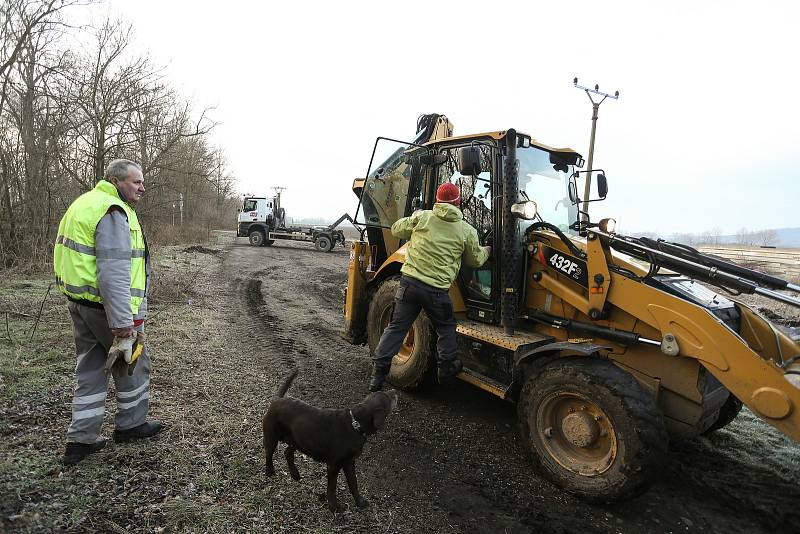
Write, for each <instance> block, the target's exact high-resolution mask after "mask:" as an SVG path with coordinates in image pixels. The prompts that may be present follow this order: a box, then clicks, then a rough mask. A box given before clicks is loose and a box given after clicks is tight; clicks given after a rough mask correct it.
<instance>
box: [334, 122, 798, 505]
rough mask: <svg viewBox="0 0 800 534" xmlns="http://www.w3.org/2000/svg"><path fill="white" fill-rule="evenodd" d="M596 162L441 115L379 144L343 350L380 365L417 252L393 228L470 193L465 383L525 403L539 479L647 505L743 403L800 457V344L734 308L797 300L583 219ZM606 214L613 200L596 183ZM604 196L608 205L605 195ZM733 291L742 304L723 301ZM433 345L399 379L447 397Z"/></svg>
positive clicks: (463, 280)
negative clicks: (664, 475)
mask: <svg viewBox="0 0 800 534" xmlns="http://www.w3.org/2000/svg"><path fill="white" fill-rule="evenodd" d="M582 165H583V158H582V156H581V155H580V154H579V153H578V152H576V151H575V150H572V149H569V148H552V147H549V146H547V145H545V144H543V143H541V142H539V141H537V140H536V139H534V138H532V137H531V136H530V135H527V134H525V133H521V132H517V131H515V130H514V129H508V130H503V131H495V132H488V133H482V134H476V135H464V136H453V132H452V124H451V123H450V121H449V120H448V119H447V117H445V116H442V115H426V116H423V117H421V118H420V120H419V121H418V133H417V136H416V138H415V139H414V140H413V141H412V142H407V143H406V142H399V141H396V140H392V139H387V138H378V140H377V141H376V144H375V147H374V149H373V154H372V159H371V161H370V166H369V170H368V172H367V175H366V177H365V178H360V179H356V180H355V181H354V183H353V191H354V192H355V194H356V195H357V196H358V198H359V207H358V211H357V216H356V221H358V222H360V223H361V224H363V225H365V227H366V239H363V236H362V239H361V240H359V241H356V242H354V243H353V244H352V245H351V254H350V263H349V268H348V280H347V288H346V293H345V305H344V318H345V325H344V329H343V332H342V335H343V337H344V338H345V339H347V340H348V341H350V342H351V343H354V344H365V343H366V344H368V346H369V349H370V351H371V352H372V351H374V349H375V347H376V345H377V343H378V340H379V339H380V336H381V333H382V332H383V330H384V329H385V327H386V326H387V324H388V323H389V320H390V318H391V314H392V309H393V302H394V296H395V292H396V290H397V287H398V283H399V282H398V280H399V275H400V268H401V266H402V264H403V260H404V257H405V244H404V243H403V242H401V241H399V240H398V239H397V238H395V237H393V236H392V235H391V232H390V227H391V225H392V223H394V222H395V221H396V220H397V219H399V218H400V217H404V216H407V215H410V214H411V213H412V212H413V211H414V210H416V209H430V208H431V207H432V205H433V203H434V202H435V197H434V194H435V191H436V188H437V186H438V185H439V184H441V183H443V182H445V181H450V182H452V183H455V184H456V185H458V186H459V187H460V189H461V198H462V210H463V213H464V218H465V220H466V221H467V222H469V223H470V224H471V225H473V226H474V227H475V228H476V229H477V230H478V235H479V237H480V239H481V242H482V244H492V246H493V250H494V252H493V254H492V257H491V258H490V259H489V261H488V262H487V263H486V264H485V265H484V266H483V267H481V268H478V269H470V268H468V267H466V266H462V268H461V271H460V273H459V275H458V277H457V279H456V281H455V282H454V283H453V285H452V287H451V288H450V291H449V293H450V297H451V299H452V302H453V308H454V311H455V313H456V317H457V319H458V325H457V333H458V340H459V350H460V358H461V359H462V361H463V363H464V370H463V372H462V373H461V374H460V375H458V377H459V378H460V379H461V380H464V381H466V382H468V383H470V384H473V385H475V386H477V387H478V388H481V389H483V390H485V391H488V392H490V393H492V394H494V395H496V396H498V397H500V398H502V399H506V400H509V401H511V402H514V403H516V406H517V413H518V419H519V429H520V434H521V440H522V442H523V444H524V447H525V448H526V449H527V450H528V451H529V452H530V455H531V457H532V460H533V463H534V465H535V467H536V468H537V470H538V472H539V473H541V474H542V475H543V476H544V477H546V478H547V479H549V480H550V481H552V482H554V483H555V484H557V485H559V486H561V487H563V488H565V489H566V490H568V491H570V492H573V493H575V494H577V495H579V496H582V497H584V498H587V499H589V500H598V501H611V500H617V499H623V498H628V497H632V496H634V495H637V494H639V493H641V492H642V491H643V490H644V489H646V488H647V486H648V485H649V484H650V483H652V482H653V480H654V478H655V477H656V476H657V473H658V470H659V468H660V466H661V464H662V463H663V460H664V458H665V454H666V452H667V447H668V444H669V441H670V440H676V439H684V438H690V437H693V436H697V435H700V434H703V433H707V432H711V431H714V430H716V429H719V428H721V427H723V426H725V425H727V424H728V423H730V422H731V421H732V420H733V418H735V417H736V415H737V413H738V412H739V410H740V409H741V407H742V403H744V404H745V405H747V406H748V408H749V409H750V410H752V412H753V413H754V414H757V415H758V416H759V417H760V418H761V419H763V420H764V421H766V422H767V423H769V424H770V425H772V426H774V427H775V428H777V429H779V430H780V431H781V432H783V433H784V434H786V435H787V436H790V437H791V438H792V439H794V440H795V441H797V440H800V336H797V335H796V334H793V333H792V332H790V331H784V330H782V329H781V327H780V326H779V325H776V324H773V323H771V322H770V321H769V320H767V319H766V318H764V317H763V316H762V315H761V314H759V313H758V312H757V311H755V310H754V309H752V308H751V307H750V306H747V305H745V304H743V303H742V302H740V301H739V300H737V299H736V297H734V296H730V295H737V294H758V295H761V296H764V297H767V298H772V299H775V300H779V301H781V302H784V303H788V304H790V305H792V306H798V307H800V300H798V299H797V297H796V296H794V295H793V294H794V293H798V292H800V287H798V286H797V285H795V284H792V283H789V282H787V281H785V280H781V279H779V278H775V277H773V276H769V275H766V274H763V273H759V272H756V271H752V270H749V269H745V268H742V267H739V266H736V265H733V264H730V263H727V262H724V261H721V260H719V259H717V258H715V257H711V256H707V255H703V254H701V253H699V252H698V251H696V250H694V249H692V248H690V247H688V246H685V245H681V244H678V243H670V242H667V241H662V240H649V239H645V238H634V237H628V236H624V235H621V234H617V233H615V232H614V228H613V226H614V221H613V220H611V219H604V220H602V221H598V222H592V221H591V220H590V218H589V217H588V213H586V212H585V211H583V210H581V205H582V204H583V202H584V201H588V200H590V199H587V198H579V196H578V193H577V190H578V187H577V185H576V184H577V181H578V180H579V179H580V177H581V173H582V172H585V171H580V170H579V169H580V168H581V167H582ZM595 185H596V192H595V191H594V190H593V191H592V194H593V196H595V197H596V198H594V199H591V200H601V199H603V198H605V196H606V194H607V192H608V181H607V180H606V178H605V175H604V174H599V175H597V180H596V184H595ZM595 193H596V194H595ZM709 286H715V287H719V288H720V289H722V290H724V291H725V292H726V293H727V294H728V295H729V296H723V295H722V294H718V293H716V292H715V291H712V290H711V289H709ZM435 377H436V339H435V332H434V331H433V329H432V327H431V324H430V321H429V320H428V319H427V318H426V317H425V314H424V313H422V314H421V315H420V316H419V318H418V319H417V320H416V322H415V323H414V325H413V327H412V329H411V331H410V332H409V334H408V336H407V337H406V339H405V340H404V343H403V346H402V348H401V350H400V352H399V353H398V354H397V355H396V356H395V357H394V359H393V362H392V367H391V371H390V374H389V377H388V380H389V382H390V383H392V384H393V385H395V386H397V387H400V388H404V389H408V390H413V389H416V388H422V387H426V386H429V385H432V384H434V383H435Z"/></svg>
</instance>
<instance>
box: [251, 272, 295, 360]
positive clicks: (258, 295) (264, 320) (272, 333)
mask: <svg viewBox="0 0 800 534" xmlns="http://www.w3.org/2000/svg"><path fill="white" fill-rule="evenodd" d="M264 274H267V273H266V271H259V272H256V273H253V278H250V279H249V280H247V282H246V284H245V288H244V293H245V300H246V301H247V305H248V308H249V311H250V315H251V316H253V317H254V318H256V319H257V321H258V323H260V324H261V325H263V327H264V329H263V330H262V331H261V332H258V333H255V335H254V336H253V337H255V338H263V339H264V340H265V341H266V342H267V343H268V346H269V347H270V348H271V349H273V350H274V351H275V352H276V353H277V354H280V361H281V363H282V364H283V365H284V366H285V367H286V368H287V369H289V368H293V367H297V365H298V359H297V357H296V356H295V355H296V354H307V353H308V351H307V350H306V349H305V348H304V347H301V348H299V349H298V348H297V345H298V344H302V343H298V340H297V338H296V337H293V336H290V335H289V334H288V333H286V332H284V330H283V328H282V325H281V320H280V318H278V317H276V316H275V315H273V314H272V313H270V310H269V307H268V306H267V304H266V302H265V300H264V294H263V292H262V286H263V282H262V281H261V280H260V279H259V278H257V277H258V276H263V275H264Z"/></svg>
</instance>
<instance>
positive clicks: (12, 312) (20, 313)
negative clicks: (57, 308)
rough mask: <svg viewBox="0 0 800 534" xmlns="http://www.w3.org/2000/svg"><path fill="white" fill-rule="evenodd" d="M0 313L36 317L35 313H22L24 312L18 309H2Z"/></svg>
mask: <svg viewBox="0 0 800 534" xmlns="http://www.w3.org/2000/svg"><path fill="white" fill-rule="evenodd" d="M0 313H5V314H6V316H8V315H9V314H11V315H18V316H20V317H36V316H35V315H31V314H30V313H22V312H16V311H11V310H0Z"/></svg>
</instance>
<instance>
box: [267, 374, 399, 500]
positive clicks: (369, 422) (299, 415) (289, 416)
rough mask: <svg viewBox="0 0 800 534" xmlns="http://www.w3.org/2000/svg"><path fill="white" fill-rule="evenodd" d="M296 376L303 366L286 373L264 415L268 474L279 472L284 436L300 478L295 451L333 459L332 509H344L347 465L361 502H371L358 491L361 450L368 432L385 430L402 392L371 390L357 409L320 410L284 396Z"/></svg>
mask: <svg viewBox="0 0 800 534" xmlns="http://www.w3.org/2000/svg"><path fill="white" fill-rule="evenodd" d="M295 376H297V369H295V370H294V371H292V372H291V374H289V376H287V377H286V380H284V382H283V384H282V385H281V387H280V388H279V389H278V393H277V394H276V395H275V398H273V399H272V402H271V403H270V405H269V409H268V410H267V413H266V414H264V418H263V419H262V428H263V430H264V454H265V455H266V466H265V473H266V475H267V476H268V477H269V476H272V475H274V474H275V465H274V464H273V462H272V456H273V455H274V454H275V448H276V447H277V446H278V442H279V441H281V442H283V443H285V444H286V451H285V453H284V454H285V456H286V463H287V464H288V466H289V473H290V474H291V475H292V478H293V479H295V480H300V472H299V471H298V470H297V466H295V463H294V452H295V450H298V451H300V452H302V453H303V454H305V455H307V456H310V457H311V458H313V459H314V460H316V461H318V462H325V463H326V464H328V492H327V496H328V506H329V507H330V509H331V510H332V511H334V512H335V511H338V510H340V506H339V500H338V499H337V498H336V481H337V479H338V478H339V471H341V470H344V475H345V477H346V478H347V486H348V487H349V488H350V493H351V494H352V495H353V498H354V499H355V501H356V506H358V507H359V508H365V507H366V506H368V504H369V503H367V500H366V499H364V497H362V496H361V494H359V492H358V483H357V482H356V469H355V459H356V458H357V457H358V456H359V455H360V454H361V450H362V449H363V448H364V443H366V442H367V436H368V435H370V434H374V433H375V432H377V431H378V430H380V429H381V428H382V427H383V425H384V423H385V422H386V418H387V417H388V416H389V414H390V413H391V412H392V410H394V408H395V406H397V393H396V392H394V391H379V392H377V393H370V394H369V395H368V396H367V397H366V398H365V399H364V400H363V401H361V402H360V403H358V404H356V405H355V406H353V407H352V408H343V409H340V410H334V409H320V408H316V407H314V406H311V405H309V404H306V403H305V402H303V401H301V400H297V399H293V398H291V397H284V395H285V394H286V391H287V390H288V389H289V387H290V386H291V385H292V381H293V380H294V378H295Z"/></svg>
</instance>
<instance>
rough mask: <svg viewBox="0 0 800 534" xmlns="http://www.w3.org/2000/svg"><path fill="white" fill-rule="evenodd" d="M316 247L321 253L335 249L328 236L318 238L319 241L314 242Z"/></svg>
mask: <svg viewBox="0 0 800 534" xmlns="http://www.w3.org/2000/svg"><path fill="white" fill-rule="evenodd" d="M314 246H315V247H316V248H317V250H319V251H321V252H330V251H331V249H332V248H333V242H332V241H331V238H330V237H328V236H326V235H320V236H317V239H316V240H314Z"/></svg>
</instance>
